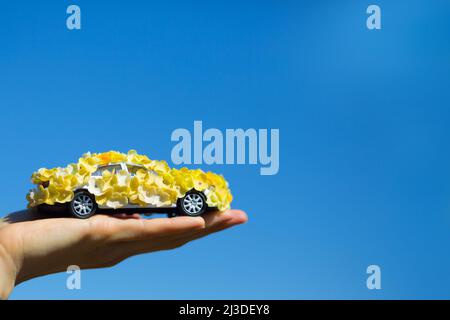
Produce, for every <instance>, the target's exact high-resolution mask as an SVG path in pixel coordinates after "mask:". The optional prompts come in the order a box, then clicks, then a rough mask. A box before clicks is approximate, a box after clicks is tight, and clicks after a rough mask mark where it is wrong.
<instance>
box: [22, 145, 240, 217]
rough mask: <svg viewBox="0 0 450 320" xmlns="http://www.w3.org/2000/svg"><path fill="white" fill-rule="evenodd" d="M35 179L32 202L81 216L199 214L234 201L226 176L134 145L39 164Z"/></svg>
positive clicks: (29, 198) (224, 206)
mask: <svg viewBox="0 0 450 320" xmlns="http://www.w3.org/2000/svg"><path fill="white" fill-rule="evenodd" d="M32 182H33V183H35V184H36V188H34V189H32V190H30V192H29V193H28V195H27V199H28V206H29V207H38V208H40V209H44V208H47V209H48V208H49V207H51V206H65V207H67V209H68V210H69V212H70V213H71V214H72V216H74V217H77V218H89V217H90V216H92V215H94V214H95V213H97V212H102V213H153V212H161V213H167V214H168V215H169V216H176V215H188V216H199V215H201V214H203V213H205V212H206V211H208V210H226V209H228V208H229V206H230V202H231V200H232V196H231V193H230V191H229V188H228V183H227V182H226V180H225V179H224V178H223V177H222V176H221V175H217V174H215V173H212V172H203V171H202V170H200V169H196V170H189V169H187V168H181V169H174V168H170V167H169V166H168V165H167V163H166V162H165V161H157V160H150V159H149V158H148V157H146V156H144V155H139V154H137V152H136V151H134V150H131V151H129V152H128V153H127V154H124V153H120V152H116V151H109V152H106V153H94V154H91V153H87V154H84V155H83V157H81V158H80V159H79V161H78V163H73V164H69V165H68V166H67V167H64V168H61V167H58V168H53V169H46V168H41V169H39V170H38V171H36V172H35V173H33V175H32Z"/></svg>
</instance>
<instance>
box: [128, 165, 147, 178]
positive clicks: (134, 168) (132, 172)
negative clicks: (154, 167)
mask: <svg viewBox="0 0 450 320" xmlns="http://www.w3.org/2000/svg"><path fill="white" fill-rule="evenodd" d="M127 168H128V172H129V173H130V175H131V176H135V175H136V173H137V172H138V171H139V170H146V169H145V168H144V167H141V166H133V165H127Z"/></svg>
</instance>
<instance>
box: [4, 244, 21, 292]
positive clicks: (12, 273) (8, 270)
mask: <svg viewBox="0 0 450 320" xmlns="http://www.w3.org/2000/svg"><path fill="white" fill-rule="evenodd" d="M16 276H17V270H16V266H15V263H14V261H13V259H12V258H11V256H10V255H9V254H8V252H7V251H6V249H5V248H4V247H3V245H2V244H1V242H0V300H3V299H7V298H8V297H9V295H10V293H11V291H12V290H13V288H14V285H15V282H16Z"/></svg>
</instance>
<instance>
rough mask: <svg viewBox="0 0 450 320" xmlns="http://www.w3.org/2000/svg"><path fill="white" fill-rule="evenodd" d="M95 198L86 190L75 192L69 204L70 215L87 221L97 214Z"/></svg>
mask: <svg viewBox="0 0 450 320" xmlns="http://www.w3.org/2000/svg"><path fill="white" fill-rule="evenodd" d="M97 208H98V206H97V203H96V202H95V197H94V196H93V195H92V194H90V193H89V192H88V191H86V190H81V191H77V192H75V195H74V196H73V199H72V201H70V203H69V211H70V214H71V215H72V216H73V217H75V218H78V219H87V218H89V217H92V216H93V215H94V214H95V213H96V212H97Z"/></svg>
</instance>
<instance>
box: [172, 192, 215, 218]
mask: <svg viewBox="0 0 450 320" xmlns="http://www.w3.org/2000/svg"><path fill="white" fill-rule="evenodd" d="M177 207H178V210H179V211H180V214H181V215H186V216H191V217H197V216H200V215H202V214H203V213H205V212H206V209H207V208H208V205H207V204H206V197H205V195H204V194H203V192H198V191H196V190H191V191H189V192H188V193H186V195H185V196H184V197H183V198H180V199H178V203H177Z"/></svg>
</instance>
